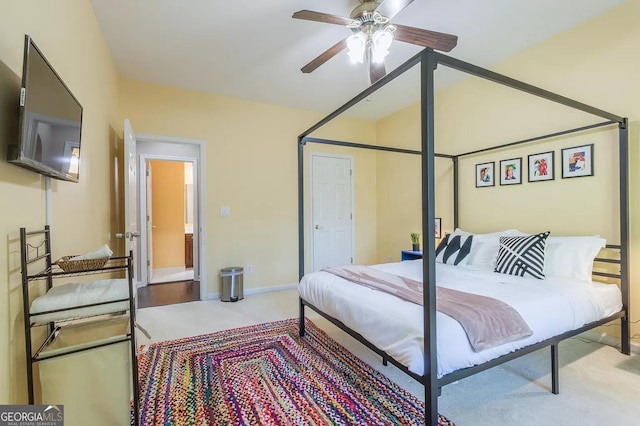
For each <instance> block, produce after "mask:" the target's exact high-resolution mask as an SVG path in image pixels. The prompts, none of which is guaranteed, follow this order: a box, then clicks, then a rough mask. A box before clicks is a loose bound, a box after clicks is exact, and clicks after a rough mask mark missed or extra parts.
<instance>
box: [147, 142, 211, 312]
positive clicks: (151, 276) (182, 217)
mask: <svg viewBox="0 0 640 426" xmlns="http://www.w3.org/2000/svg"><path fill="white" fill-rule="evenodd" d="M136 139H137V148H136V149H137V153H138V164H137V169H138V176H140V177H141V178H140V179H138V212H139V223H140V226H139V229H140V234H141V235H140V244H139V245H140V250H139V258H140V268H139V270H138V275H137V276H138V277H139V280H138V285H139V286H140V287H144V286H147V285H148V284H149V283H153V286H152V287H158V290H159V287H161V286H159V285H156V283H161V282H162V283H165V282H166V281H172V282H176V281H182V282H185V281H184V280H185V279H186V280H188V281H190V280H193V284H194V285H195V287H192V288H194V289H195V288H197V289H198V291H197V293H198V298H199V299H200V300H205V299H207V297H208V292H207V282H206V264H205V263H204V262H202V259H204V257H205V249H206V247H205V245H204V241H205V236H206V223H205V222H204V221H203V220H202V218H203V217H205V206H204V203H203V202H202V199H203V194H204V193H205V188H204V183H205V176H204V174H205V170H204V168H203V167H201V166H200V165H201V163H202V162H201V159H202V158H205V152H204V149H205V146H204V141H200V140H194V139H183V138H174V137H166V136H157V135H145V134H136ZM166 166H173V168H171V167H168V168H167V167H166ZM167 169H172V170H171V171H168V170H167ZM147 171H149V173H148V176H147ZM157 175H160V176H158V177H160V179H159V180H160V181H163V180H164V181H165V183H164V184H163V183H162V182H160V186H159V188H160V193H162V191H163V189H164V188H163V187H168V186H172V187H174V192H171V193H170V195H169V198H171V197H175V198H177V201H175V200H174V201H173V202H172V201H167V200H166V199H165V201H164V202H163V201H162V197H161V199H160V204H159V205H160V206H162V207H157V206H156V208H154V202H153V200H154V198H157V197H156V196H155V195H154V194H155V193H156V192H158V189H157V188H156V185H153V181H154V180H157V179H155V177H156V176H157ZM167 175H168V176H172V177H173V179H172V180H171V181H170V182H166V177H167ZM163 177H164V178H165V179H163ZM174 181H175V182H174ZM158 195H162V194H158ZM166 213H170V214H171V215H173V216H174V218H175V217H177V218H178V219H177V220H179V221H180V223H179V224H178V225H175V223H174V225H173V228H172V229H173V230H172V231H171V232H170V235H172V236H171V237H170V239H171V240H172V241H174V243H175V245H176V246H177V247H176V248H177V249H176V250H174V251H173V255H171V256H173V262H177V263H175V264H170V263H169V264H168V263H163V262H164V261H165V260H166V259H165V260H159V259H160V257H159V256H157V255H156V254H154V251H157V250H158V248H157V247H158V246H157V245H156V244H154V240H158V239H160V240H162V239H163V238H165V237H166V235H164V234H163V233H162V232H159V231H162V229H161V228H160V227H159V225H160V226H164V225H162V221H163V218H162V217H159V216H158V215H159V214H160V216H162V215H163V214H166ZM158 220H160V223H158ZM153 226H156V227H155V228H153ZM160 243H161V245H162V241H160ZM154 247H155V250H154ZM160 250H163V249H160ZM168 253H169V252H168V251H165V252H164V253H158V254H159V255H160V256H162V255H167V254H168ZM187 257H189V258H187ZM187 265H189V266H187ZM187 274H188V275H187ZM173 285H174V284H163V286H165V287H166V286H173ZM165 290H166V289H165ZM163 291H164V290H163Z"/></svg>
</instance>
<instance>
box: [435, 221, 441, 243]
mask: <svg viewBox="0 0 640 426" xmlns="http://www.w3.org/2000/svg"><path fill="white" fill-rule="evenodd" d="M435 228H436V238H442V218H439V217H436V226H435Z"/></svg>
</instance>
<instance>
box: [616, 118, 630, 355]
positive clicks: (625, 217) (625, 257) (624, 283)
mask: <svg viewBox="0 0 640 426" xmlns="http://www.w3.org/2000/svg"><path fill="white" fill-rule="evenodd" d="M618 129H619V138H620V143H619V145H620V148H619V154H618V156H619V161H620V289H621V292H622V307H623V309H624V311H625V314H624V316H623V317H622V318H621V320H620V327H621V332H620V339H621V350H622V353H623V354H625V355H629V354H630V353H631V325H630V322H629V320H630V319H631V314H630V313H629V308H630V306H629V200H628V196H629V186H628V185H629V184H628V180H629V162H628V155H629V119H628V118H626V117H625V118H624V119H623V120H622V122H621V123H620V124H619V125H618Z"/></svg>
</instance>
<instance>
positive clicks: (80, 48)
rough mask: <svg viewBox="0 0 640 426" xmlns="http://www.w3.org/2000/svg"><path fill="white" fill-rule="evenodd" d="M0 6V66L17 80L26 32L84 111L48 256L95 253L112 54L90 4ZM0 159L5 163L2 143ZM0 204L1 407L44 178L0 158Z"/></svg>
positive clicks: (73, 0)
mask: <svg viewBox="0 0 640 426" xmlns="http://www.w3.org/2000/svg"><path fill="white" fill-rule="evenodd" d="M1 9H2V12H1V13H0V61H2V62H3V63H4V64H6V66H7V67H8V68H9V69H10V70H12V72H13V73H15V74H16V75H22V58H23V46H24V35H25V33H26V34H29V35H31V36H32V37H33V39H34V40H35V42H36V44H37V45H38V47H39V48H40V49H41V50H42V52H43V53H44V55H45V56H46V57H47V59H48V60H49V62H50V63H51V65H52V66H53V67H54V68H55V70H56V71H57V72H58V74H59V75H60V76H61V77H62V79H63V80H64V81H65V83H66V84H67V86H68V87H69V88H70V89H71V91H72V92H73V93H74V95H75V96H76V97H77V98H78V100H79V101H80V103H81V104H82V106H83V107H84V117H83V118H84V120H83V133H82V153H81V165H80V183H78V184H75V183H69V182H62V181H53V184H52V189H53V223H52V230H53V253H54V257H57V258H58V257H62V256H63V255H67V254H72V253H81V252H84V251H89V250H92V249H95V248H97V247H99V246H100V245H102V244H104V243H106V242H107V241H108V237H109V230H110V215H111V212H110V205H109V193H110V188H111V187H110V182H109V178H108V177H109V144H108V142H109V128H110V126H112V125H113V121H114V118H115V111H116V101H117V90H116V86H117V82H118V78H117V73H116V69H115V66H114V63H113V60H112V58H111V54H110V53H109V50H108V48H107V45H106V43H105V40H104V37H103V35H102V33H101V31H100V28H99V26H98V23H97V21H96V18H95V16H94V13H93V10H92V8H91V4H90V2H89V1H88V0H21V1H4V2H2V6H1ZM16 119H17V117H16ZM1 122H2V120H0V123H1ZM0 158H2V159H4V158H6V148H5V147H4V146H2V148H1V150H0ZM0 200H1V201H0V203H1V206H2V207H1V208H0V235H2V241H3V243H2V244H0V300H2V302H0V306H1V308H0V348H1V349H0V404H8V403H23V402H25V401H26V397H27V396H26V373H25V359H24V358H25V354H24V328H23V320H22V318H23V317H22V315H23V312H22V308H21V306H22V296H21V284H20V262H19V250H20V247H19V239H18V229H19V228H20V227H27V228H30V229H35V228H42V227H43V226H44V225H45V193H44V184H43V179H42V178H41V177H40V175H38V174H36V173H33V172H31V171H27V170H24V169H21V168H19V167H16V166H14V165H11V164H8V163H6V162H5V161H4V160H2V161H0ZM67 412H69V411H68V410H67ZM69 424H73V423H72V422H69Z"/></svg>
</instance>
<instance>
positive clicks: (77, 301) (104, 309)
mask: <svg viewBox="0 0 640 426" xmlns="http://www.w3.org/2000/svg"><path fill="white" fill-rule="evenodd" d="M128 298H129V281H128V280H127V279H112V280H98V281H91V282H83V283H70V284H62V285H57V286H53V287H52V288H51V289H50V290H49V291H48V292H47V293H46V294H44V295H42V296H39V297H37V298H35V299H34V300H33V302H31V309H30V312H31V313H32V314H37V313H39V312H45V311H51V310H56V309H68V310H65V311H60V312H53V313H50V314H41V315H34V316H32V317H31V321H32V322H33V323H44V322H50V321H61V320H65V319H69V318H76V317H88V316H94V315H102V314H108V313H112V312H120V311H124V310H128V309H129V301H128V300H127V301H124V302H116V303H109V304H106V305H98V306H90V307H86V308H74V307H76V306H82V305H90V304H92V303H101V302H109V301H113V300H121V299H128Z"/></svg>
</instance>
